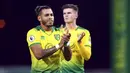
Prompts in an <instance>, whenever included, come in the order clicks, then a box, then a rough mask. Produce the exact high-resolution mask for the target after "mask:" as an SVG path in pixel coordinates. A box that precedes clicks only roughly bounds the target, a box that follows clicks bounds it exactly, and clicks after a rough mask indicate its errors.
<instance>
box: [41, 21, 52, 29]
mask: <svg viewBox="0 0 130 73" xmlns="http://www.w3.org/2000/svg"><path fill="white" fill-rule="evenodd" d="M42 24H43V25H45V26H46V27H48V28H50V27H52V26H53V20H48V21H42Z"/></svg>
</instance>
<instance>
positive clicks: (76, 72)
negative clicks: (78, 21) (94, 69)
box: [61, 26, 91, 73]
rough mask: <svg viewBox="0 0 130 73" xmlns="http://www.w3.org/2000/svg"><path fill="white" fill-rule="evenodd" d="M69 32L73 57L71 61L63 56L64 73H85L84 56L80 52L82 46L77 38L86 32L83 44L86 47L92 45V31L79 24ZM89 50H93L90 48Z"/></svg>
mask: <svg viewBox="0 0 130 73" xmlns="http://www.w3.org/2000/svg"><path fill="white" fill-rule="evenodd" d="M69 32H70V34H71V38H70V47H71V50H72V58H71V60H70V61H66V60H65V59H64V58H62V59H63V60H62V62H61V66H62V73H84V58H83V57H82V55H81V53H80V50H82V48H80V47H79V44H78V42H77V40H78V37H79V35H80V34H81V33H82V32H84V33H85V36H84V37H83V39H82V40H81V42H82V43H81V44H82V45H84V47H91V37H90V33H89V31H88V30H86V29H84V28H81V27H79V26H78V27H77V28H76V29H70V30H69ZM85 49H87V48H85ZM87 51H89V52H91V50H90V49H89V50H87Z"/></svg>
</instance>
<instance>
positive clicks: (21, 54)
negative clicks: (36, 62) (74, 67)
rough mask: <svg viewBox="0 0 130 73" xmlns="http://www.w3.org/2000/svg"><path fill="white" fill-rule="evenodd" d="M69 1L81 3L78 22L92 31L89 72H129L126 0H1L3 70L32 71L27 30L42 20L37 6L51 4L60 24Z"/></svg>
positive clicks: (0, 70) (0, 72)
mask: <svg viewBox="0 0 130 73" xmlns="http://www.w3.org/2000/svg"><path fill="white" fill-rule="evenodd" d="M66 3H73V4H77V5H78V6H79V18H78V20H77V24H78V25H80V26H81V27H84V28H86V29H88V30H89V31H90V33H91V38H92V57H91V59H90V60H89V61H87V62H85V70H86V71H87V73H112V71H113V73H125V72H128V70H129V69H128V66H129V65H128V62H129V59H128V58H129V56H128V53H129V52H128V51H129V50H127V48H129V46H128V44H127V43H129V41H127V40H129V38H128V36H129V35H128V33H129V32H128V31H129V29H128V28H129V25H128V24H129V22H128V21H129V20H128V19H129V17H130V16H129V14H128V13H129V10H130V9H129V6H128V3H129V2H128V1H127V0H112V1H110V0H59V1H58V0H57V1H56V0H55V1H54V0H1V1H0V19H1V20H2V19H3V20H4V21H5V26H4V27H3V28H0V44H1V45H0V50H1V53H0V56H1V59H0V73H28V72H29V70H30V64H31V60H30V53H29V49H28V47H27V42H26V33H27V31H28V30H29V29H31V28H33V27H35V26H37V25H38V24H39V23H38V21H37V19H36V16H35V11H34V9H35V7H36V6H37V5H49V6H51V7H52V9H53V12H54V16H55V24H54V25H55V26H57V27H59V26H60V25H61V24H64V22H63V16H62V9H61V7H62V5H63V4H66ZM122 35H124V36H122ZM128 73H130V72H128Z"/></svg>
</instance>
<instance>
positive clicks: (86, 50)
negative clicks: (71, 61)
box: [78, 44, 91, 60]
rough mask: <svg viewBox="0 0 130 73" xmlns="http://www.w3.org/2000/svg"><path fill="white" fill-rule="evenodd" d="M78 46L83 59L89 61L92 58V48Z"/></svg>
mask: <svg viewBox="0 0 130 73" xmlns="http://www.w3.org/2000/svg"><path fill="white" fill-rule="evenodd" d="M78 46H79V49H80V53H81V55H82V57H84V59H85V60H89V59H90V57H91V47H90V46H85V45H83V44H78Z"/></svg>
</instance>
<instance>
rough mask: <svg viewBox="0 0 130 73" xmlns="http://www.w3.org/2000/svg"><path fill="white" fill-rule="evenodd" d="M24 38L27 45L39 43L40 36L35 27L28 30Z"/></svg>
mask: <svg viewBox="0 0 130 73" xmlns="http://www.w3.org/2000/svg"><path fill="white" fill-rule="evenodd" d="M26 40H27V43H28V46H29V47H30V46H32V45H34V44H40V36H39V34H38V31H36V30H35V29H31V30H29V31H28V33H27V38H26Z"/></svg>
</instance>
